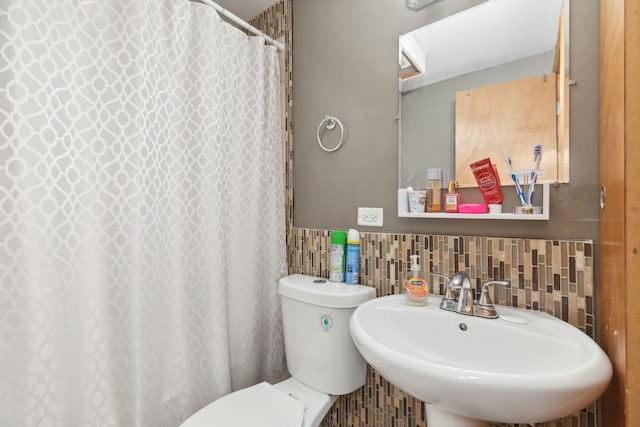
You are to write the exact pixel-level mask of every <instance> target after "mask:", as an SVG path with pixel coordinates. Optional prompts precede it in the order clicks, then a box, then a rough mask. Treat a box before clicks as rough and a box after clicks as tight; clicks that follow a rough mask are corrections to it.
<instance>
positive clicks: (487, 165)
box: [469, 157, 504, 205]
mask: <svg viewBox="0 0 640 427" xmlns="http://www.w3.org/2000/svg"><path fill="white" fill-rule="evenodd" d="M469 167H471V171H472V172H473V176H474V177H475V178H476V182H477V183H478V187H480V191H481V192H482V197H484V200H485V202H487V204H488V205H499V204H501V203H502V200H503V199H504V196H503V194H502V190H501V189H500V178H499V177H498V173H497V171H496V170H495V168H494V166H493V165H492V164H491V159H490V158H488V157H487V158H486V159H482V160H478V161H477V162H475V163H471V164H470V165H469Z"/></svg>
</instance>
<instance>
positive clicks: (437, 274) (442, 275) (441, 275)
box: [429, 271, 451, 284]
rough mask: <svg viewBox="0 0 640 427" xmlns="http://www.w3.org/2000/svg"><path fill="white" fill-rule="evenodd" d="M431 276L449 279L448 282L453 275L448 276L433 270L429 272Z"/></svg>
mask: <svg viewBox="0 0 640 427" xmlns="http://www.w3.org/2000/svg"><path fill="white" fill-rule="evenodd" d="M429 274H430V275H431V276H433V277H439V278H441V279H444V280H446V281H447V284H448V283H449V282H450V281H451V277H449V276H447V275H446V274H442V273H434V272H433V271H432V272H430V273H429Z"/></svg>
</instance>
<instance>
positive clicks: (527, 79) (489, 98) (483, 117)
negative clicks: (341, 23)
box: [398, 0, 569, 188]
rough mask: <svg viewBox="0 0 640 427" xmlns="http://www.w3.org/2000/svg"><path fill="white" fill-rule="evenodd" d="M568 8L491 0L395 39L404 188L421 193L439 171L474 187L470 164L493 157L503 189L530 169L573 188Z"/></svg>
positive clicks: (536, 0) (543, 1)
mask: <svg viewBox="0 0 640 427" xmlns="http://www.w3.org/2000/svg"><path fill="white" fill-rule="evenodd" d="M567 23H568V0H566V1H565V0H488V1H486V2H484V3H481V4H479V5H477V6H474V7H472V8H469V9H467V10H464V11H462V12H459V13H456V14H454V15H451V16H449V17H447V18H444V19H441V20H439V21H436V22H434V23H432V24H429V25H426V26H424V27H422V28H418V29H416V30H414V31H412V32H410V33H407V34H404V35H402V36H401V37H400V41H399V64H400V75H399V94H400V95H399V96H400V102H399V108H400V127H399V133H400V138H399V141H400V143H399V156H398V158H399V163H400V164H399V168H398V170H399V186H400V188H405V187H407V186H412V187H414V188H424V187H425V184H426V169H427V168H441V169H443V170H445V171H446V179H447V180H449V179H456V180H457V181H458V183H459V185H460V186H461V187H470V186H476V182H475V179H474V178H473V175H472V174H471V170H470V168H469V164H470V163H473V162H475V161H477V160H480V159H483V158H486V157H490V158H491V160H492V162H493V163H495V164H496V166H497V168H498V171H499V172H500V177H501V180H502V184H503V185H510V184H512V181H511V178H510V176H509V175H508V169H507V166H506V164H505V162H504V160H503V156H502V152H503V151H506V152H508V154H509V155H510V157H511V159H512V161H513V165H514V168H515V169H530V168H532V167H533V165H534V162H533V147H534V145H535V144H541V145H542V147H543V148H542V164H541V169H542V170H543V171H544V175H543V176H542V177H541V178H540V179H539V182H555V181H559V182H568V180H569V139H568V128H569V126H568V111H569V110H568V107H569V97H568V87H569V78H568V75H569V74H568V73H569V65H568V64H569V60H568V55H567V52H568V40H569V38H568V24H567Z"/></svg>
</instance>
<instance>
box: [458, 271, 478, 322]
mask: <svg viewBox="0 0 640 427" xmlns="http://www.w3.org/2000/svg"><path fill="white" fill-rule="evenodd" d="M474 302H475V301H474V300H473V289H471V280H469V276H467V275H466V274H465V275H464V277H463V278H462V287H461V288H460V294H459V295H458V304H457V305H456V313H462V314H470V315H472V316H473V315H474V314H475V310H474V308H473V306H474Z"/></svg>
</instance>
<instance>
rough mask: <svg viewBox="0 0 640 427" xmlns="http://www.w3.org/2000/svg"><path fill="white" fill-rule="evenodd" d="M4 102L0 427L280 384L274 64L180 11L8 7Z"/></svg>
mask: <svg viewBox="0 0 640 427" xmlns="http://www.w3.org/2000/svg"><path fill="white" fill-rule="evenodd" d="M0 82H1V84H0V425H1V426H7V427H9V426H10V427H20V426H56V427H74V426H91V427H93V426H123V427H124V426H127V427H128V426H141V427H142V426H144V427H161V426H167V427H169V426H171V427H174V426H176V425H178V424H179V423H180V422H182V421H183V420H184V419H186V418H187V417H188V416H189V415H190V414H192V413H193V412H195V411H196V410H197V409H199V408H200V407H202V406H204V405H205V404H207V403H209V402H210V401H212V400H214V399H216V398H218V397H220V396H222V395H224V394H226V393H229V392H230V391H233V390H235V389H238V388H241V387H245V386H248V385H251V384H254V383H256V382H259V381H262V380H268V381H277V380H279V379H281V378H282V377H283V376H284V375H285V374H286V368H285V365H284V349H283V343H282V333H281V324H280V306H279V301H278V295H277V280H278V279H279V278H280V277H282V276H283V275H284V274H286V264H285V262H286V261H285V225H284V218H285V216H284V201H283V200H284V195H283V194H284V189H283V173H282V171H283V156H282V144H281V141H282V138H281V118H280V93H279V91H280V86H279V77H278V56H277V51H276V49H275V48H273V47H266V46H264V43H263V41H262V40H261V39H259V38H254V37H247V36H246V35H244V34H243V33H241V32H240V31H238V30H237V29H235V28H233V27H231V26H230V25H228V24H226V23H224V22H223V21H222V20H221V19H220V18H219V17H218V15H217V14H216V13H215V11H214V10H213V9H211V8H209V7H207V6H204V5H201V4H195V3H191V2H189V1H187V0H55V1H43V0H35V1H31V0H28V1H27V0H3V1H1V2H0Z"/></svg>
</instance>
